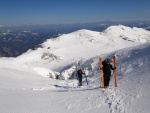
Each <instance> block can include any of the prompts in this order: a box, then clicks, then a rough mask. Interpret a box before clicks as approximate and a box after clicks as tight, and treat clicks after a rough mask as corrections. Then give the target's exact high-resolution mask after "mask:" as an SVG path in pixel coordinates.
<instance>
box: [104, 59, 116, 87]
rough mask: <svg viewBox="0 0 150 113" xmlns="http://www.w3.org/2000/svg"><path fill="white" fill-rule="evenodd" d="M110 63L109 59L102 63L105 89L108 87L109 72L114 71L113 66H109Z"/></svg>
mask: <svg viewBox="0 0 150 113" xmlns="http://www.w3.org/2000/svg"><path fill="white" fill-rule="evenodd" d="M111 62H112V61H111V60H110V59H106V60H105V61H103V62H102V65H103V73H104V87H105V88H107V87H108V86H109V82H110V77H111V70H114V68H113V66H112V65H111V64H110V63H111Z"/></svg>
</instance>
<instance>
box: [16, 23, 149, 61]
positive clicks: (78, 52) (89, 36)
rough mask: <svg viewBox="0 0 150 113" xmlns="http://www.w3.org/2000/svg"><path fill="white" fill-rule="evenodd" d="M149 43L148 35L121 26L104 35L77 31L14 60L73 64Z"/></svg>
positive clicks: (103, 33)
mask: <svg viewBox="0 0 150 113" xmlns="http://www.w3.org/2000/svg"><path fill="white" fill-rule="evenodd" d="M148 41H150V32H149V31H146V30H144V29H141V28H130V27H126V26H123V25H119V26H111V27H109V28H107V29H106V30H105V31H103V32H97V31H90V30H85V29H83V30H78V31H75V32H72V33H69V34H63V35H61V36H59V37H57V38H55V39H48V40H47V41H46V42H44V43H43V44H42V46H43V48H39V49H37V50H35V51H32V50H30V51H28V52H27V53H24V54H23V55H21V56H20V57H18V58H17V59H18V60H19V59H20V60H21V61H23V62H30V63H32V62H37V63H38V62H40V61H41V60H42V61H41V62H43V60H45V61H48V62H49V61H50V62H53V61H66V60H67V61H71V62H73V61H76V60H80V59H81V58H86V59H88V58H92V57H95V56H98V55H101V54H105V53H108V52H111V51H112V50H113V51H115V50H119V49H122V48H126V47H130V46H133V45H137V44H142V43H145V42H148ZM61 63H62V62H61Z"/></svg>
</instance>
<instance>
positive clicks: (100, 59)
mask: <svg viewBox="0 0 150 113" xmlns="http://www.w3.org/2000/svg"><path fill="white" fill-rule="evenodd" d="M99 63H100V78H101V87H102V88H104V73H103V66H102V58H99ZM113 64H114V86H115V87H117V76H116V57H115V56H114V57H113Z"/></svg>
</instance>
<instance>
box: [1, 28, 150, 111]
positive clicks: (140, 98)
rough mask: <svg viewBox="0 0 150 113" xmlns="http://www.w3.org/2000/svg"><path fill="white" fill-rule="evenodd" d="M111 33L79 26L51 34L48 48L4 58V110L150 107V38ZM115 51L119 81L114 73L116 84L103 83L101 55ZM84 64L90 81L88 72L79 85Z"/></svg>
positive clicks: (102, 109)
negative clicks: (78, 74) (127, 37)
mask: <svg viewBox="0 0 150 113" xmlns="http://www.w3.org/2000/svg"><path fill="white" fill-rule="evenodd" d="M121 27H123V28H124V29H129V30H132V29H131V28H128V27H125V26H121ZM111 29H115V28H113V27H112V28H111ZM118 29H120V26H118ZM107 30H109V28H108V29H107ZM112 31H113V32H114V31H115V30H112ZM117 31H118V30H116V32H117ZM126 31H127V30H126ZM141 32H142V31H141ZM109 33H110V32H109ZM109 33H106V31H104V32H95V31H89V30H79V31H76V32H73V33H70V34H64V35H62V36H60V37H58V38H56V39H53V40H47V41H46V42H45V43H43V44H42V46H43V48H39V49H37V50H35V51H33V50H29V51H28V52H26V53H24V54H23V55H21V56H19V57H18V58H16V59H14V58H1V59H0V101H1V102H0V113H98V112H102V113H149V110H150V101H149V99H150V88H149V86H150V81H149V80H150V75H149V73H150V69H149V67H150V51H149V50H150V42H149V41H147V43H144V41H138V42H137V41H127V40H124V39H122V38H121V37H117V36H113V34H111V35H110V34H109ZM114 33H115V32H114ZM127 33H128V34H126V35H129V33H130V34H132V33H131V32H129V31H128V32H127ZM132 35H133V34H132ZM135 37H136V36H135ZM139 38H140V37H139ZM141 38H142V37H141ZM114 55H115V56H116V58H117V83H118V86H117V87H114V83H113V76H112V78H111V81H110V87H109V88H106V89H102V88H101V87H100V85H101V79H100V73H99V57H102V59H103V60H104V59H105V58H108V57H109V58H112V56H114ZM80 68H81V69H83V70H84V71H85V73H86V76H87V79H88V83H89V84H88V85H87V84H86V80H85V78H83V86H81V87H78V81H77V79H76V71H77V70H78V69H80ZM112 74H113V73H112ZM57 75H61V77H60V78H59V79H58V80H57V79H55V78H56V76H57ZM64 79H65V80H64Z"/></svg>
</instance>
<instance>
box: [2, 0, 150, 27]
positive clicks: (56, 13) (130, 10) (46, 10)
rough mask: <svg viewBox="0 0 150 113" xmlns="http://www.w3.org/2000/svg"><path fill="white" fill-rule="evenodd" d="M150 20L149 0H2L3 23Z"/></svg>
mask: <svg viewBox="0 0 150 113" xmlns="http://www.w3.org/2000/svg"><path fill="white" fill-rule="evenodd" d="M134 20H150V0H0V25H20V24H66V23H83V22H99V21H134Z"/></svg>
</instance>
